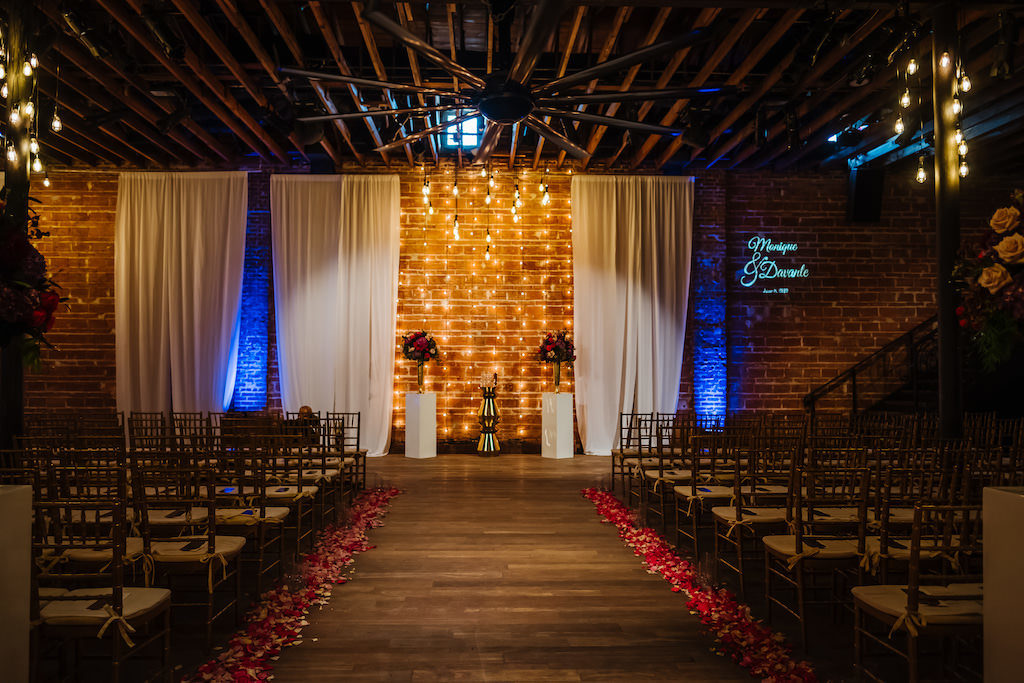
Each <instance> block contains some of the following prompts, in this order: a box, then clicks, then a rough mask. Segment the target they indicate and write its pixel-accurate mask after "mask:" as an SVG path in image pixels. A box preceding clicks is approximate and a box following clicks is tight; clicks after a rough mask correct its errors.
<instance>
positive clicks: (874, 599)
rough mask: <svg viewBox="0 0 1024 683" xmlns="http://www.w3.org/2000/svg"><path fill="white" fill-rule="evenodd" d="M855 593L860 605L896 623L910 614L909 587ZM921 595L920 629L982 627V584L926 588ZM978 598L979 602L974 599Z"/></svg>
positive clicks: (871, 588) (862, 588)
mask: <svg viewBox="0 0 1024 683" xmlns="http://www.w3.org/2000/svg"><path fill="white" fill-rule="evenodd" d="M852 593H853V599H854V601H855V602H856V603H857V604H858V605H861V606H863V607H868V608H870V609H872V610H874V611H876V612H881V613H882V614H886V615H889V616H890V617H892V618H893V620H896V619H899V618H900V617H902V616H903V615H904V614H906V612H907V587H906V586H892V585H887V586H857V587H856V588H854V589H853V591H852ZM920 593H921V601H920V604H919V605H918V613H919V614H920V615H921V617H922V619H921V622H922V623H921V624H920V625H919V626H918V627H919V628H920V627H921V626H923V627H925V628H927V627H928V625H930V624H981V621H982V612H981V610H982V599H981V584H977V583H974V584H952V585H950V586H922V587H921V589H920ZM975 596H976V598H977V599H972V598H973V597H975ZM943 597H946V598H949V599H946V600H943Z"/></svg>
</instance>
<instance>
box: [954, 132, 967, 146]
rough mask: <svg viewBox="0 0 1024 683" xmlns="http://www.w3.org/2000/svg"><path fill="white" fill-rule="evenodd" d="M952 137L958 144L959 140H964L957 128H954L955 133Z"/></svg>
mask: <svg viewBox="0 0 1024 683" xmlns="http://www.w3.org/2000/svg"><path fill="white" fill-rule="evenodd" d="M953 138H954V139H955V140H956V143H957V144H958V145H959V144H960V143H961V142H963V141H964V134H963V131H961V130H960V129H959V128H957V129H956V133H954V134H953Z"/></svg>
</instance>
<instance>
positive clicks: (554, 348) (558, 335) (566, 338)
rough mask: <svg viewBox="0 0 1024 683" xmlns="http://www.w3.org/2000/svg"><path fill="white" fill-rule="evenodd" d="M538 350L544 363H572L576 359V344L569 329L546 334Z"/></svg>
mask: <svg viewBox="0 0 1024 683" xmlns="http://www.w3.org/2000/svg"><path fill="white" fill-rule="evenodd" d="M537 352H538V355H539V357H540V360H541V361H542V362H544V363H572V362H573V361H574V360H576V346H575V345H574V344H573V343H572V337H571V336H570V334H569V331H568V330H559V331H558V332H548V333H547V334H545V335H544V340H543V341H542V342H541V343H540V348H539V349H537Z"/></svg>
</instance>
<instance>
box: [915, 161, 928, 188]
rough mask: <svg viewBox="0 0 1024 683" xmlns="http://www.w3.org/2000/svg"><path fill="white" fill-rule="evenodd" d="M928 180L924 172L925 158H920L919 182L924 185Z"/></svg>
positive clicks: (918, 164) (918, 162) (918, 166)
mask: <svg viewBox="0 0 1024 683" xmlns="http://www.w3.org/2000/svg"><path fill="white" fill-rule="evenodd" d="M926 180H928V175H927V174H926V173H925V172H924V157H918V159H917V182H919V183H923V182H924V181H926Z"/></svg>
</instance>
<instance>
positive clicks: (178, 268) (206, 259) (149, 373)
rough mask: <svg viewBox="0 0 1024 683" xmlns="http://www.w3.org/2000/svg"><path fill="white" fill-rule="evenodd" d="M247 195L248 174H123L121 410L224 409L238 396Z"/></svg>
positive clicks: (118, 249)
mask: <svg viewBox="0 0 1024 683" xmlns="http://www.w3.org/2000/svg"><path fill="white" fill-rule="evenodd" d="M247 202H248V175H247V174H246V173H245V172H227V173H142V172H139V173H122V174H121V175H120V179H119V184H118V192H117V214H116V219H115V238H114V273H115V274H114V308H115V311H116V316H115V335H116V349H117V350H116V357H117V360H116V366H117V407H118V409H119V410H125V411H130V410H152V411H158V410H159V411H168V410H178V411H214V412H218V411H222V410H226V409H227V407H228V405H229V404H230V403H231V395H232V391H233V388H234V384H235V364H236V361H237V355H238V324H239V308H240V305H241V294H242V268H243V266H244V263H245V224H246V207H247Z"/></svg>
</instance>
